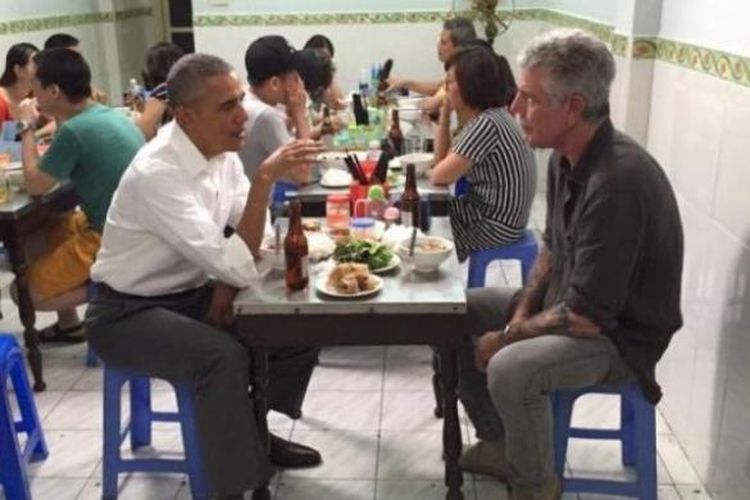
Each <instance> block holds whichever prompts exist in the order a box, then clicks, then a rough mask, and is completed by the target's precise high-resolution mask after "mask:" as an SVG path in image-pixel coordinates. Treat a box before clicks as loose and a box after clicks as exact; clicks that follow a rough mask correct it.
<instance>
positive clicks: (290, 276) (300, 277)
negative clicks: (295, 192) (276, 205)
mask: <svg viewBox="0 0 750 500" xmlns="http://www.w3.org/2000/svg"><path fill="white" fill-rule="evenodd" d="M290 209H291V212H290V214H289V231H288V232H287V233H286V238H284V257H285V259H286V287H287V289H288V290H302V289H303V288H305V287H306V286H307V283H308V281H309V280H310V277H309V273H308V256H307V237H305V233H304V232H303V231H302V205H301V204H300V202H299V200H294V201H292V203H291V205H290Z"/></svg>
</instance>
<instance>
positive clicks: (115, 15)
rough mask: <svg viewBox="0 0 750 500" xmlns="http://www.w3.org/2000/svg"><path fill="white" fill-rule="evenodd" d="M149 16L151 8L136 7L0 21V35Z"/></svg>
mask: <svg viewBox="0 0 750 500" xmlns="http://www.w3.org/2000/svg"><path fill="white" fill-rule="evenodd" d="M151 14H152V12H151V7H138V8H134V9H126V10H119V11H114V12H112V11H110V12H87V13H85V14H70V15H64V16H49V17H37V18H28V19H14V20H10V21H0V35H8V34H17V33H27V32H30V31H43V30H51V29H59V28H67V27H70V26H81V25H84V24H96V23H111V22H114V21H122V20H125V19H132V18H135V17H144V16H150V15H151Z"/></svg>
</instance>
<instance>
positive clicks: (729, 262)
mask: <svg viewBox="0 0 750 500" xmlns="http://www.w3.org/2000/svg"><path fill="white" fill-rule="evenodd" d="M748 125H750V89H749V88H745V87H742V86H739V85H736V84H732V83H728V82H725V81H722V80H719V79H717V78H713V77H710V76H706V75H704V74H701V73H697V72H694V71H691V70H687V69H683V68H679V67H677V66H673V65H671V64H668V63H664V62H656V64H655V67H654V79H653V99H652V101H651V111H650V125H649V129H648V148H649V150H650V151H651V152H652V153H653V154H654V155H655V156H656V157H657V159H658V160H659V161H660V163H661V164H662V165H663V166H664V167H665V169H666V170H667V172H668V174H669V176H670V178H671V179H672V181H673V185H674V187H675V190H676V191H677V193H678V196H679V199H680V208H681V213H682V218H683V225H684V228H685V251H686V255H685V264H686V265H685V273H684V279H683V311H684V315H685V327H684V328H683V329H682V330H681V331H680V332H678V333H677V335H676V336H675V338H674V341H673V342H672V345H671V346H670V348H669V350H668V351H667V353H666V355H665V357H664V359H663V361H662V362H661V364H660V366H659V369H658V376H659V378H660V380H661V382H662V384H663V386H664V402H663V404H662V411H663V412H664V414H665V416H666V418H667V420H668V421H669V423H670V425H671V427H672V430H673V432H674V434H675V436H676V437H677V439H678V440H679V442H680V443H681V444H682V446H683V447H684V448H685V451H686V452H687V454H688V456H689V458H690V460H691V461H692V463H693V465H694V466H695V468H696V470H697V472H698V474H699V475H700V476H701V479H702V480H703V481H704V482H705V483H706V486H707V487H708V488H709V490H710V492H711V493H712V495H713V496H714V498H736V499H740V498H747V491H748V488H750V468H748V463H749V462H748V456H750V389H749V387H750V385H749V384H748V381H749V380H750V337H749V336H748V331H750V297H749V296H748V279H749V278H750V247H748V243H749V242H750V218H748V216H747V214H748V213H750V201H749V200H750V197H748V186H750V182H749V181H750V174H748V155H747V143H748V141H747V137H748V136H747V130H748Z"/></svg>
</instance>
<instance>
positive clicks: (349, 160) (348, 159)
mask: <svg viewBox="0 0 750 500" xmlns="http://www.w3.org/2000/svg"><path fill="white" fill-rule="evenodd" d="M356 158H357V157H356V156H355V155H350V154H349V153H347V154H346V156H345V157H344V163H346V166H347V167H348V168H349V172H351V174H352V177H354V178H355V179H357V182H359V183H360V184H361V185H363V186H366V185H367V184H368V182H367V176H366V175H365V173H364V171H363V170H362V167H361V166H358V165H357V163H355V159H356Z"/></svg>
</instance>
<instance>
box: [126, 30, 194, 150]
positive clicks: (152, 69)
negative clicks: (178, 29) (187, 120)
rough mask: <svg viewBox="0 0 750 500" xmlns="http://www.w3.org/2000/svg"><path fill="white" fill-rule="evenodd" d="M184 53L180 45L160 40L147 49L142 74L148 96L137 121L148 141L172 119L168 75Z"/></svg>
mask: <svg viewBox="0 0 750 500" xmlns="http://www.w3.org/2000/svg"><path fill="white" fill-rule="evenodd" d="M184 54H185V53H184V52H183V51H182V49H181V48H180V47H179V46H178V45H175V44H174V43H170V42H159V43H157V44H156V45H153V46H151V47H149V48H148V50H146V64H145V66H144V68H143V71H142V73H141V76H142V77H143V86H144V87H145V88H146V91H147V93H148V97H147V98H146V102H145V103H144V104H143V111H142V112H141V114H140V115H139V116H138V117H137V118H136V120H135V123H136V125H138V127H139V128H140V129H141V132H143V136H144V137H145V138H146V140H147V141H148V140H150V139H151V138H153V137H154V136H155V135H156V132H157V131H158V130H159V127H161V125H162V124H163V123H165V122H166V121H169V119H171V116H169V113H168V109H167V84H166V81H167V75H169V70H170V69H172V66H173V65H174V63H176V62H177V60H178V59H180V58H181V57H182V56H183V55H184Z"/></svg>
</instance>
